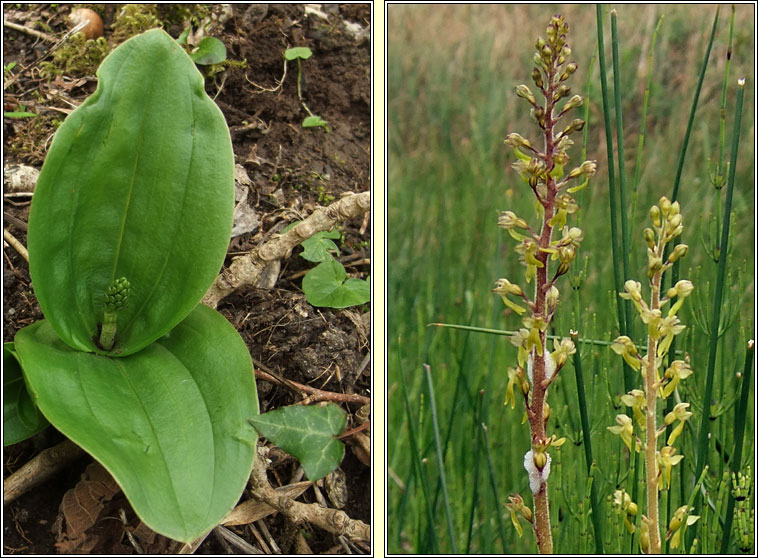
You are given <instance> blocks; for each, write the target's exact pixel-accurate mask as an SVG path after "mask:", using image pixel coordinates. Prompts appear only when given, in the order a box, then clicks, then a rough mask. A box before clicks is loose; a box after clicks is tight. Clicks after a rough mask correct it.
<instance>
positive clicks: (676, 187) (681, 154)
mask: <svg viewBox="0 0 758 558" xmlns="http://www.w3.org/2000/svg"><path fill="white" fill-rule="evenodd" d="M718 22H719V9H718V8H717V9H716V17H714V18H713V27H712V28H711V38H710V39H709V40H708V46H707V48H706V49H705V56H704V57H703V65H702V66H701V67H700V76H699V77H698V81H697V86H696V87H695V98H694V99H693V100H692V108H691V109H690V117H689V120H687V131H686V132H685V133H684V141H683V142H682V149H681V151H680V152H679V162H678V163H677V166H676V177H675V178H674V193H673V194H672V195H671V201H672V202H675V201H677V200H678V199H679V183H680V181H681V179H682V170H684V158H685V157H686V155H687V146H688V145H689V143H690V133H691V132H692V125H693V124H694V122H695V112H696V110H697V102H698V99H700V90H701V89H702V88H703V79H704V78H705V70H706V68H707V67H708V59H709V58H710V56H711V47H712V46H713V38H714V37H715V36H716V26H717V25H718Z"/></svg>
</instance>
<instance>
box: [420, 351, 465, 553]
mask: <svg viewBox="0 0 758 558" xmlns="http://www.w3.org/2000/svg"><path fill="white" fill-rule="evenodd" d="M424 373H425V374H426V384H427V387H428V388H429V407H430V408H431V411H432V427H433V429H434V444H435V447H436V449H437V467H438V468H439V471H440V482H441V483H442V502H443V505H444V508H445V517H446V519H447V532H448V536H449V537H450V550H451V552H452V553H453V554H456V553H457V550H456V547H455V531H454V530H453V518H452V516H451V515H450V500H449V498H448V496H447V483H446V482H445V462H444V459H443V457H442V444H441V443H440V430H439V426H438V425H437V406H436V404H435V402H434V386H433V385H432V374H431V371H430V367H429V365H428V364H424Z"/></svg>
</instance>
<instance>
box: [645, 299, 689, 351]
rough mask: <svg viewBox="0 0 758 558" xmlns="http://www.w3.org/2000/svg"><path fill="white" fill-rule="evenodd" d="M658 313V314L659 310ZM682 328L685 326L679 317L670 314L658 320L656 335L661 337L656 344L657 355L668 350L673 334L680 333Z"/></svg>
mask: <svg viewBox="0 0 758 558" xmlns="http://www.w3.org/2000/svg"><path fill="white" fill-rule="evenodd" d="M658 313H659V314H660V310H659V311H658ZM649 327H652V325H651V326H649ZM684 329H685V326H684V324H682V323H681V322H680V321H679V318H678V317H676V316H672V315H670V314H669V315H668V316H666V317H665V318H663V319H662V320H660V321H659V322H658V335H659V336H660V337H662V338H663V340H662V341H661V342H660V344H659V345H658V356H663V355H665V354H666V353H667V352H668V350H669V347H670V346H671V342H672V341H673V340H674V336H675V335H679V334H680V333H682V332H683V331H684Z"/></svg>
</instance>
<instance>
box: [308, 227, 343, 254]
mask: <svg viewBox="0 0 758 558" xmlns="http://www.w3.org/2000/svg"><path fill="white" fill-rule="evenodd" d="M339 237H340V233H339V231H319V232H317V233H316V234H314V235H313V236H312V237H310V238H308V239H306V240H303V242H302V243H301V245H302V247H303V253H302V254H300V255H301V256H302V257H303V258H305V259H306V260H308V261H309V262H324V261H326V260H328V259H332V256H331V254H330V252H336V253H337V254H339V253H340V250H339V248H337V245H336V244H335V243H334V242H332V241H331V240H330V239H331V238H335V239H336V238H339Z"/></svg>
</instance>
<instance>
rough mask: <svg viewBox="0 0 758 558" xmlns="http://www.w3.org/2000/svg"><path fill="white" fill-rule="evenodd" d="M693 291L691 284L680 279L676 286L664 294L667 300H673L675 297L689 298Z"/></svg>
mask: <svg viewBox="0 0 758 558" xmlns="http://www.w3.org/2000/svg"><path fill="white" fill-rule="evenodd" d="M693 290H695V287H694V286H693V284H692V283H691V282H690V281H688V280H687V279H682V280H681V281H677V282H676V285H674V286H673V287H671V288H670V289H669V290H668V291H667V292H666V296H667V297H669V298H674V297H675V296H679V297H687V296H690V293H692V291H693Z"/></svg>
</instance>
